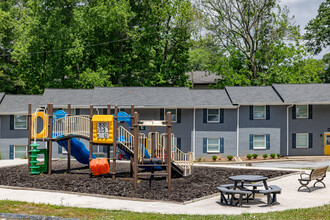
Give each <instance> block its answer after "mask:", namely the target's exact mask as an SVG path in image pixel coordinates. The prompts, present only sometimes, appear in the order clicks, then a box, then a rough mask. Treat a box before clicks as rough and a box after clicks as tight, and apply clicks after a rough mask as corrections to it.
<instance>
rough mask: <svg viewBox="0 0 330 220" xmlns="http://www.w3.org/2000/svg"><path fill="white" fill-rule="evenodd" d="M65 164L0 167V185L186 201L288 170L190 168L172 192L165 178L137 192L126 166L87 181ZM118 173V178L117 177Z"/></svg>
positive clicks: (144, 182)
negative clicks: (45, 168)
mask: <svg viewBox="0 0 330 220" xmlns="http://www.w3.org/2000/svg"><path fill="white" fill-rule="evenodd" d="M66 165H67V164H66V161H65V160H59V161H53V168H54V170H56V171H54V172H53V174H52V175H30V174H28V173H27V172H26V171H27V168H26V166H25V165H21V166H16V167H4V168H0V185H4V186H18V187H24V188H35V189H44V190H52V191H57V192H59V191H62V192H75V193H86V194H93V195H95V194H97V195H102V196H106V197H107V196H110V197H113V196H114V197H118V198H125V197H126V198H134V199H148V200H159V201H172V202H185V201H191V200H195V199H198V198H202V197H205V196H210V195H214V194H215V193H218V191H217V189H216V187H217V186H219V185H220V184H225V183H229V182H228V179H227V177H228V176H231V175H240V174H257V175H263V176H267V177H269V178H274V177H277V176H281V175H286V174H289V173H291V171H274V170H262V169H260V170H255V169H254V170H251V169H231V168H221V167H201V166H193V169H192V172H193V175H192V176H189V177H187V178H182V177H178V178H172V190H171V191H169V190H167V189H166V187H165V186H164V178H165V177H163V178H159V179H156V180H155V181H153V182H152V184H151V187H149V180H148V179H140V181H139V183H138V190H134V185H133V181H134V179H133V178H132V177H130V174H129V172H128V171H129V163H127V162H126V163H125V162H121V163H117V171H118V175H117V178H116V179H115V180H113V179H112V178H111V176H110V175H109V176H104V177H102V178H98V177H93V178H90V177H89V175H88V173H89V169H88V167H86V166H85V167H84V166H83V167H82V166H81V164H80V163H78V162H73V161H72V163H71V165H72V169H71V173H70V174H67V173H66ZM119 173H120V175H119Z"/></svg>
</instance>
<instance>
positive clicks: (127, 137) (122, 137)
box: [117, 126, 134, 152]
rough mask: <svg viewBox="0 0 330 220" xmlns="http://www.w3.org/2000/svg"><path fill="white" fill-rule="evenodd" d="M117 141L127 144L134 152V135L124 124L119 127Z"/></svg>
mask: <svg viewBox="0 0 330 220" xmlns="http://www.w3.org/2000/svg"><path fill="white" fill-rule="evenodd" d="M117 137H118V138H117V142H118V143H120V144H122V145H123V146H125V147H126V148H127V149H129V150H130V151H131V152H134V136H133V135H132V134H131V132H129V131H128V130H126V129H125V128H124V127H123V126H119V127H118V129H117Z"/></svg>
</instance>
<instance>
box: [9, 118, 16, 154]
mask: <svg viewBox="0 0 330 220" xmlns="http://www.w3.org/2000/svg"><path fill="white" fill-rule="evenodd" d="M14 120H15V119H14V115H11V116H10V130H14V129H15V126H14V123H15V122H14ZM13 159H14V158H13Z"/></svg>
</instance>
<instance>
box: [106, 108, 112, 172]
mask: <svg viewBox="0 0 330 220" xmlns="http://www.w3.org/2000/svg"><path fill="white" fill-rule="evenodd" d="M107 115H111V106H110V104H108V108H107ZM109 127H110V125H109ZM106 146H107V159H108V163H109V166H110V144H108V145H106Z"/></svg>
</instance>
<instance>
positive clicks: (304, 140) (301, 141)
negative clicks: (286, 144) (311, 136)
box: [296, 133, 308, 148]
mask: <svg viewBox="0 0 330 220" xmlns="http://www.w3.org/2000/svg"><path fill="white" fill-rule="evenodd" d="M296 148H308V133H302V134H296Z"/></svg>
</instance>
